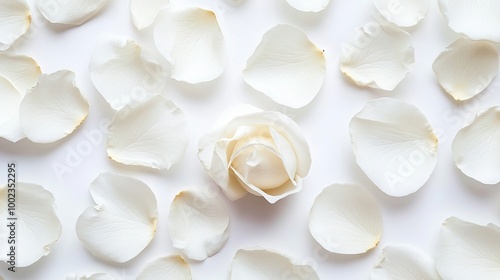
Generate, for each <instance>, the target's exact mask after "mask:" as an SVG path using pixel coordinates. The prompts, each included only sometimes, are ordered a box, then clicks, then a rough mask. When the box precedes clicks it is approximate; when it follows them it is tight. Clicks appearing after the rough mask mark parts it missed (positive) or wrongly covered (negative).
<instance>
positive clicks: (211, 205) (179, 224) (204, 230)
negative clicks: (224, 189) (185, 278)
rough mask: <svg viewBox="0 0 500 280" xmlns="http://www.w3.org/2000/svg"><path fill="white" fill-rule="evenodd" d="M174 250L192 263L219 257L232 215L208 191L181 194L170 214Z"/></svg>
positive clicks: (177, 196) (173, 202) (191, 191)
mask: <svg viewBox="0 0 500 280" xmlns="http://www.w3.org/2000/svg"><path fill="white" fill-rule="evenodd" d="M168 226H169V232H170V238H171V239H172V243H173V246H174V247H175V248H178V249H180V250H182V253H183V255H185V256H186V257H187V258H189V259H191V260H196V261H201V260H205V259H206V258H207V257H210V256H212V255H214V254H215V253H217V252H218V251H219V250H220V249H221V248H222V246H224V244H226V241H227V238H228V236H229V228H228V227H229V211H228V209H227V207H226V205H224V202H223V201H222V199H221V198H220V197H219V196H218V195H217V194H216V193H213V192H210V191H209V190H198V189H196V190H195V189H193V190H184V191H181V192H180V193H178V194H177V195H176V196H175V198H174V201H172V204H171V205H170V212H169V214H168Z"/></svg>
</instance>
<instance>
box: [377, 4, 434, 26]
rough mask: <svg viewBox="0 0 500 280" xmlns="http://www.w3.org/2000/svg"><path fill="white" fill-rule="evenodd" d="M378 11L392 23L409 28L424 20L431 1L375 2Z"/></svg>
mask: <svg viewBox="0 0 500 280" xmlns="http://www.w3.org/2000/svg"><path fill="white" fill-rule="evenodd" d="M374 2H375V6H376V7H377V10H378V11H379V12H380V13H381V14H382V15H383V16H384V17H385V18H386V19H387V20H388V21H390V22H392V23H394V24H396V25H398V26H402V27H409V26H414V25H416V24H417V23H418V22H419V21H420V20H421V19H423V18H424V17H425V16H426V15H427V13H428V12H429V8H430V0H398V1H394V0H374Z"/></svg>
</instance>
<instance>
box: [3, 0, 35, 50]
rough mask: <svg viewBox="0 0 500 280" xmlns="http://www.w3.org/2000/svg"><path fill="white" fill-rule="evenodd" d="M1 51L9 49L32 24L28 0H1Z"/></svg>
mask: <svg viewBox="0 0 500 280" xmlns="http://www.w3.org/2000/svg"><path fill="white" fill-rule="evenodd" d="M0 11H1V12H0V51H4V50H6V49H8V48H9V47H10V46H11V45H12V43H14V42H15V41H16V40H17V39H19V37H21V36H22V35H23V34H24V33H26V32H27V31H28V29H29V28H30V25H31V11H30V7H29V5H28V3H27V2H26V0H3V1H0Z"/></svg>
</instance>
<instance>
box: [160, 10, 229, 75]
mask: <svg viewBox="0 0 500 280" xmlns="http://www.w3.org/2000/svg"><path fill="white" fill-rule="evenodd" d="M158 17H159V21H158V24H157V25H156V27H155V30H154V39H155V44H156V48H157V49H158V51H159V52H160V53H161V54H162V55H163V56H164V57H165V58H166V59H167V60H168V61H169V62H170V63H171V64H172V69H171V71H172V72H171V77H172V78H173V79H175V80H178V81H183V82H187V83H190V84H197V83H201V82H207V81H212V80H214V79H216V78H217V77H219V76H220V75H221V74H222V72H223V71H224V67H225V64H226V46H225V42H224V36H223V34H222V31H221V29H220V27H219V23H218V21H217V16H216V15H215V13H214V12H213V11H210V10H204V9H201V8H181V9H176V8H172V7H171V8H170V9H165V11H164V12H162V13H160V15H159V16H158Z"/></svg>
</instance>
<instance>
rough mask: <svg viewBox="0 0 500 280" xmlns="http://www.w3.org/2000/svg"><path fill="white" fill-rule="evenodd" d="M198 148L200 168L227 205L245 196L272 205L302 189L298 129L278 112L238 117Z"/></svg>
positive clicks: (305, 149) (304, 148) (304, 152)
mask: <svg viewBox="0 0 500 280" xmlns="http://www.w3.org/2000/svg"><path fill="white" fill-rule="evenodd" d="M223 115H225V114H223ZM198 147H199V153H198V158H199V159H200V161H201V163H202V164H203V166H204V167H205V169H206V170H207V172H208V174H209V175H210V177H211V178H212V179H213V180H214V181H215V182H216V183H217V185H219V187H221V189H222V190H223V192H224V194H225V195H226V196H227V197H228V198H229V199H230V200H237V199H240V198H242V197H243V196H244V195H245V194H246V193H247V192H250V193H252V194H254V195H257V196H263V197H264V198H265V199H266V200H267V201H269V202H270V203H275V202H276V201H278V200H280V199H282V198H284V197H286V196H288V195H290V194H293V193H297V192H299V191H300V190H301V189H302V178H303V177H305V176H306V175H307V173H308V172H309V168H310V166H311V155H310V152H309V146H308V144H307V142H306V140H305V138H304V136H303V135H302V132H301V130H300V127H298V125H297V124H296V123H295V122H294V121H293V120H292V119H290V118H288V117H287V116H285V115H283V114H281V113H278V112H264V111H258V112H254V113H249V114H245V115H241V116H237V117H235V118H233V119H231V120H230V121H229V122H228V123H227V124H226V125H225V126H223V127H222V128H219V129H217V130H216V131H215V132H213V133H211V134H208V135H206V136H204V137H202V138H201V139H200V141H199V144H198Z"/></svg>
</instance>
